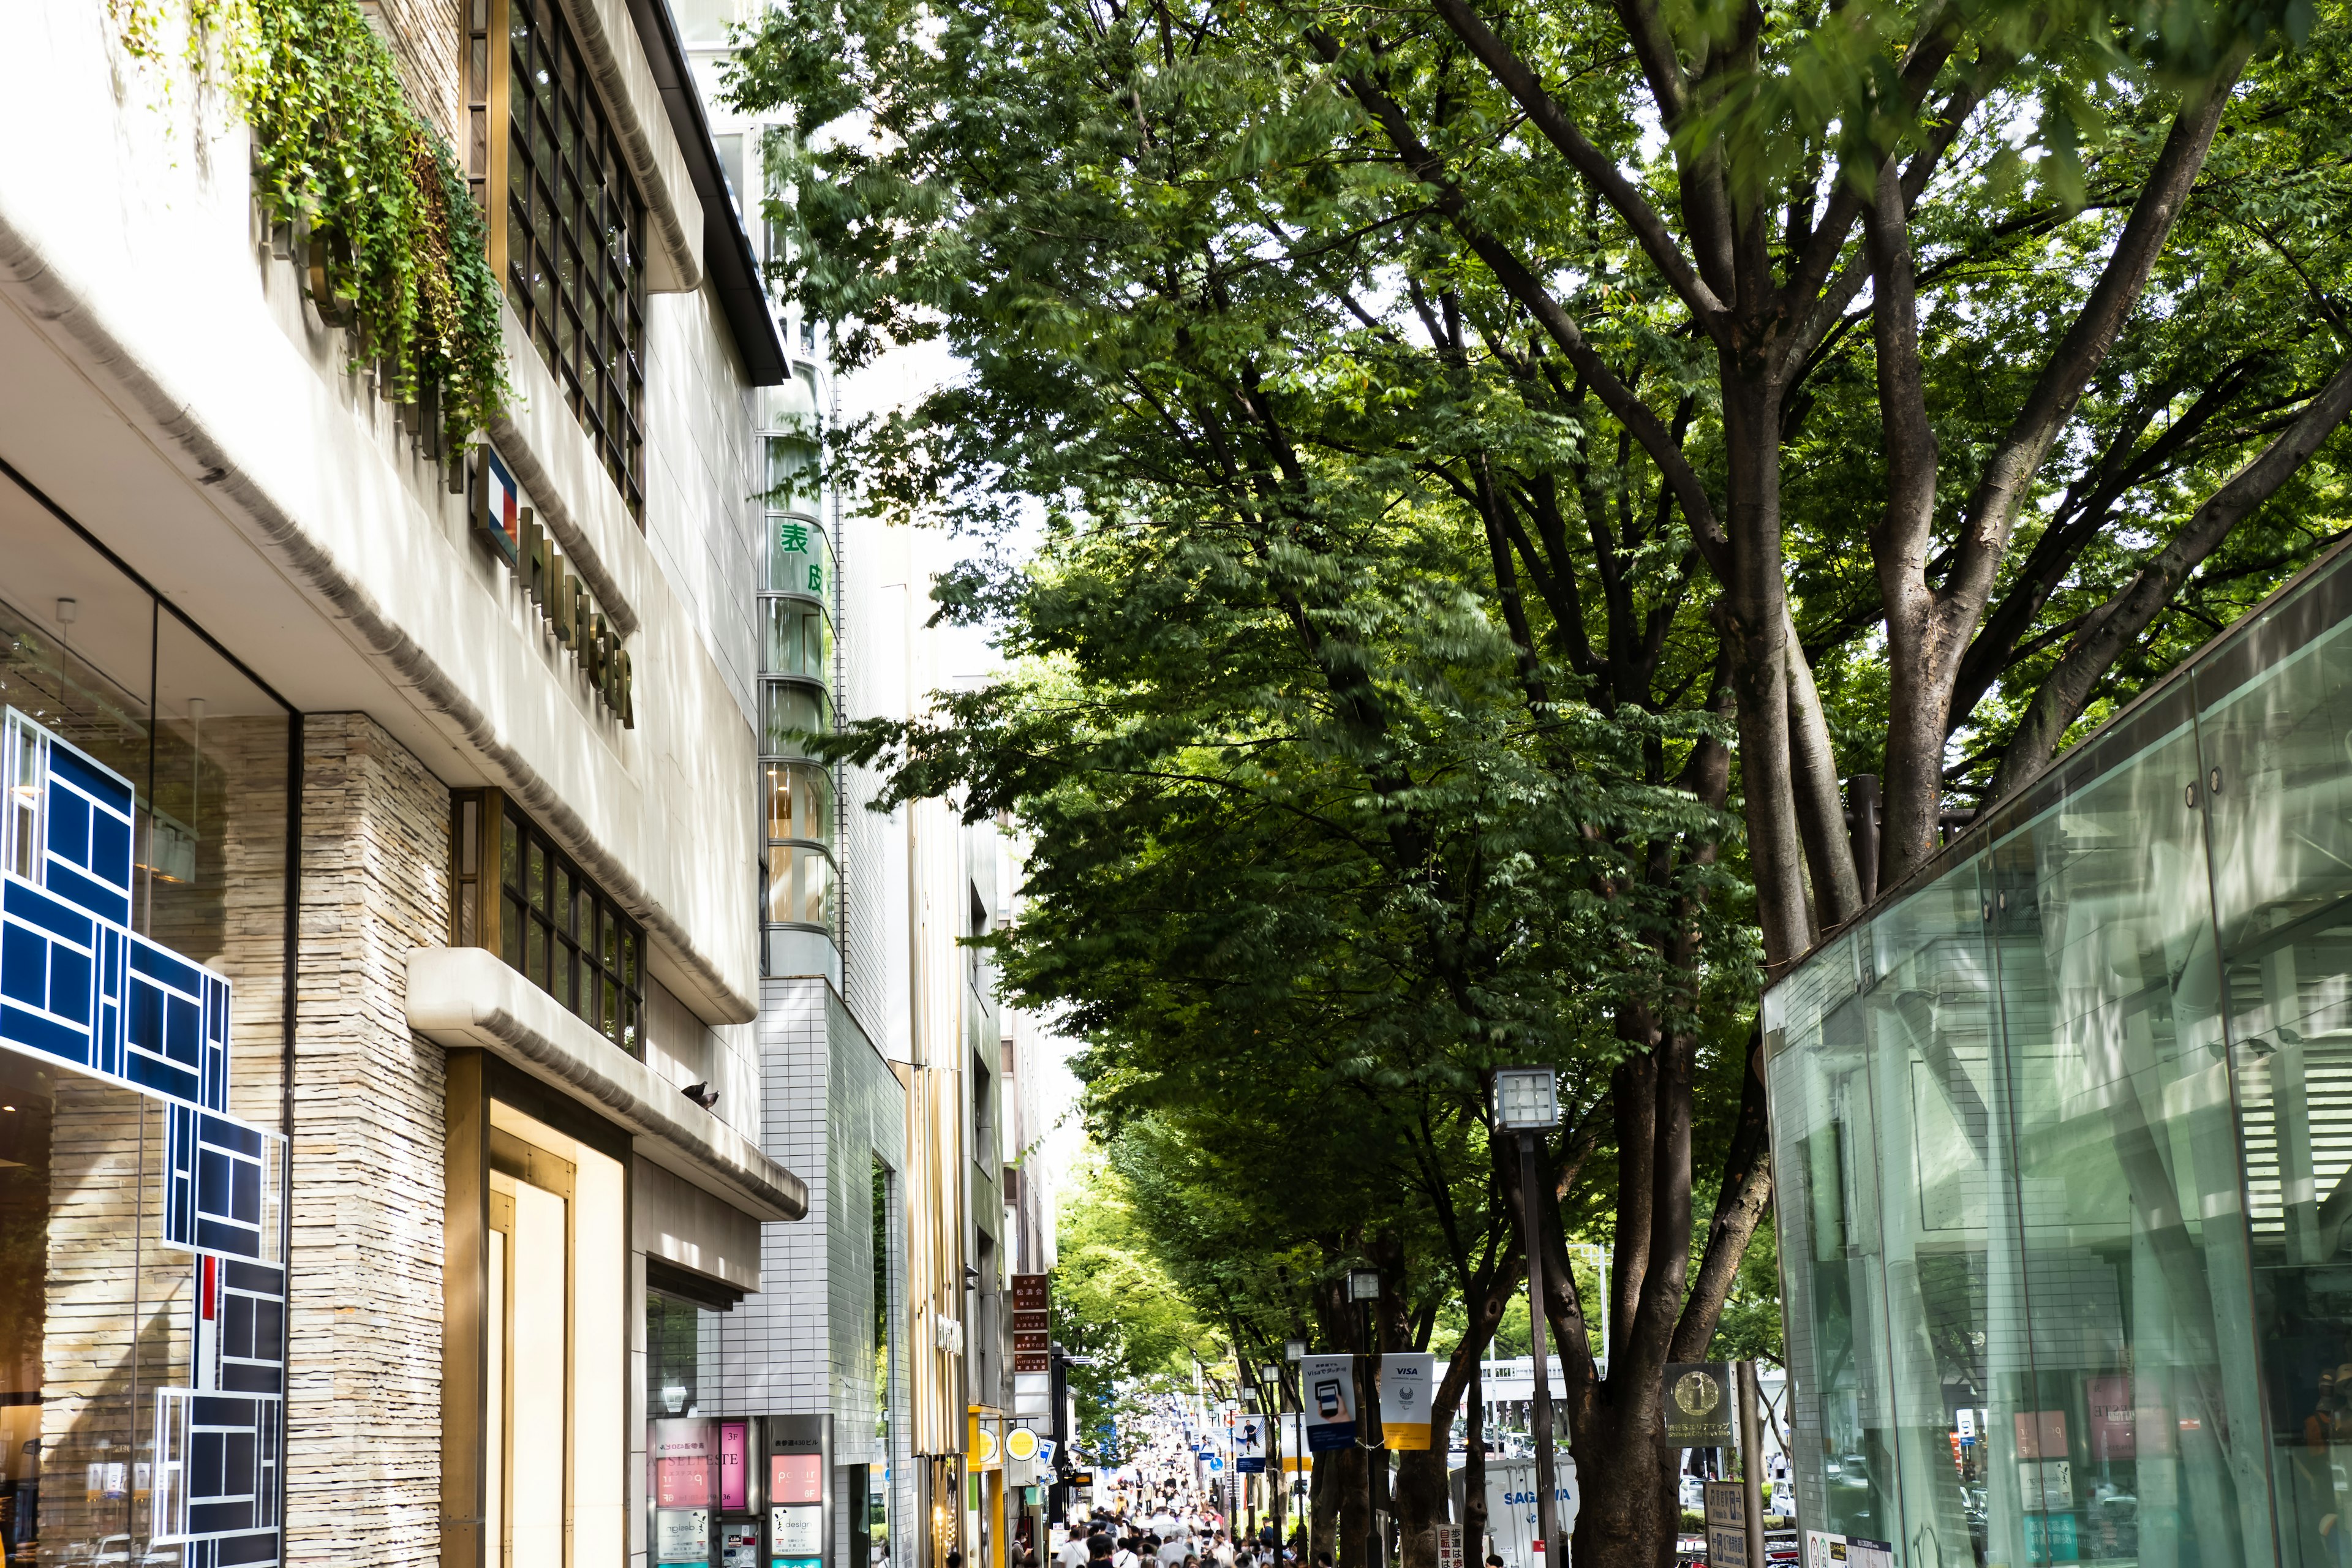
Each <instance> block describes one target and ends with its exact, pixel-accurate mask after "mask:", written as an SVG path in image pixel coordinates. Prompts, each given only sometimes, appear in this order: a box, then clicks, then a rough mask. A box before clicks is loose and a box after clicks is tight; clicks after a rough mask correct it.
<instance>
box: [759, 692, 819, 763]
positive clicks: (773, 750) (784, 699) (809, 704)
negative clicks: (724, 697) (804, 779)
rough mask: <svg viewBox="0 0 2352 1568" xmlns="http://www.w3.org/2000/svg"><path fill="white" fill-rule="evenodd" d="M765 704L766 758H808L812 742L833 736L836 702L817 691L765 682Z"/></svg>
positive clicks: (763, 741) (763, 734)
mask: <svg viewBox="0 0 2352 1568" xmlns="http://www.w3.org/2000/svg"><path fill="white" fill-rule="evenodd" d="M761 705H762V707H763V709H764V712H763V713H762V715H761V717H762V719H763V723H762V725H761V737H760V752H761V755H762V756H770V757H805V756H807V755H808V754H809V742H810V741H811V739H813V738H814V737H815V736H818V735H828V734H831V733H832V732H833V699H832V698H831V697H830V696H829V695H828V694H827V693H825V692H824V690H822V689H819V688H817V687H814V686H793V685H788V684H786V683H785V682H783V681H781V680H771V681H765V682H762V683H761Z"/></svg>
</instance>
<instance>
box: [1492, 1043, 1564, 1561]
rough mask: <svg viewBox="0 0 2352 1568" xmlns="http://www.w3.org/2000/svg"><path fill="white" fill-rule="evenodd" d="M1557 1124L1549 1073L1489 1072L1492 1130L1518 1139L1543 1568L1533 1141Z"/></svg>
mask: <svg viewBox="0 0 2352 1568" xmlns="http://www.w3.org/2000/svg"><path fill="white" fill-rule="evenodd" d="M1558 1125H1559V1079H1558V1077H1557V1076H1556V1075H1555V1074H1554V1073H1553V1071H1552V1069H1551V1068H1540V1067H1539V1068H1497V1069H1496V1073H1495V1126H1496V1130H1497V1131H1509V1132H1516V1133H1517V1134H1518V1139H1519V1206H1520V1209H1521V1211H1522V1212H1521V1215H1520V1221H1519V1223H1520V1227H1521V1231H1522V1234H1524V1235H1525V1236H1526V1237H1527V1248H1526V1250H1527V1255H1528V1349H1529V1350H1531V1351H1533V1352H1535V1355H1534V1362H1535V1365H1534V1368H1533V1370H1534V1373H1535V1380H1536V1384H1535V1401H1534V1404H1535V1409H1534V1414H1533V1416H1532V1418H1531V1419H1530V1421H1529V1423H1528V1424H1529V1425H1530V1426H1533V1427H1534V1428H1535V1439H1536V1533H1537V1538H1538V1539H1537V1544H1538V1548H1539V1549H1540V1550H1541V1551H1542V1552H1543V1554H1544V1568H1561V1564H1562V1562H1563V1559H1564V1556H1565V1554H1564V1553H1562V1552H1560V1550H1559V1544H1560V1543H1559V1498H1558V1493H1559V1482H1558V1481H1557V1480H1556V1479H1554V1476H1555V1471H1554V1469H1553V1464H1552V1444H1551V1426H1552V1422H1551V1367H1550V1362H1551V1354H1550V1352H1549V1349H1548V1348H1547V1346H1546V1345H1545V1342H1544V1327H1545V1324H1544V1288H1543V1230H1542V1228H1541V1224H1540V1217H1541V1215H1542V1212H1543V1211H1542V1210H1541V1209H1540V1208H1539V1207H1538V1203H1537V1198H1536V1188H1537V1185H1538V1173H1537V1162H1536V1140H1537V1139H1538V1137H1540V1136H1541V1135H1542V1134H1543V1133H1544V1132H1545V1131H1549V1129H1551V1128H1553V1127H1556V1126H1558Z"/></svg>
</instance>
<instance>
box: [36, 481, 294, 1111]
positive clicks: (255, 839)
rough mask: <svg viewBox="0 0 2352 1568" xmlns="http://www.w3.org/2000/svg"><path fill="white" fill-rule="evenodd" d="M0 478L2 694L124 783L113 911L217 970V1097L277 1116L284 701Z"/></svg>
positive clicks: (287, 753)
mask: <svg viewBox="0 0 2352 1568" xmlns="http://www.w3.org/2000/svg"><path fill="white" fill-rule="evenodd" d="M0 495H5V497H6V498H7V499H8V500H11V501H15V502H17V503H18V504H11V505H6V506H4V507H0V562H5V563H6V564H5V572H0V709H11V708H13V709H15V710H17V711H18V712H20V713H22V714H23V715H24V716H25V717H26V719H27V720H29V721H31V722H32V723H34V724H36V725H37V726H39V727H40V728H41V729H43V730H46V731H49V732H51V733H53V734H55V735H57V736H58V737H59V738H60V739H62V740H64V741H66V742H68V743H69V744H71V745H73V746H75V747H77V748H79V749H80V750H81V751H83V752H87V753H88V754H89V755H90V756H91V757H93V758H95V759H96V760H97V761H99V762H100V763H103V764H104V765H105V766H107V767H109V768H111V769H113V770H114V771H115V772H116V773H120V774H121V776H122V777H123V778H124V779H125V780H127V781H129V783H130V784H131V788H132V791H133V792H134V796H135V804H134V806H133V811H134V814H135V817H136V820H135V822H134V824H133V827H132V833H133V839H132V847H131V907H130V911H129V913H130V919H129V922H128V923H129V925H130V927H131V930H133V931H138V932H140V933H142V934H143V935H146V936H149V937H152V938H153V939H154V940H155V941H157V942H161V943H163V945H164V946H166V947H169V948H171V949H172V950H173V952H177V953H178V954H180V956H182V957H183V958H186V959H189V960H191V961H193V962H194V963H200V964H203V965H205V967H206V968H209V969H211V970H213V971H214V972H215V973H218V974H220V975H222V976H223V977H225V978H226V979H227V980H228V982H229V984H230V987H231V992H230V1008H231V1013H230V1035H231V1037H232V1039H233V1040H234V1041H235V1048H234V1049H233V1050H232V1051H231V1052H230V1057H229V1070H230V1083H229V1105H228V1109H229V1110H230V1111H231V1112H233V1113H234V1114H236V1115H237V1116H240V1117H242V1118H244V1119H246V1120H247V1121H252V1122H255V1123H257V1124H258V1125H261V1126H264V1127H276V1126H277V1125H278V1120H279V1113H280V1110H281V1107H282V1096H281V1095H280V1094H279V1092H278V1082H279V1074H280V1072H281V1070H282V1068H283V1061H282V1059H281V1058H282V1052H281V1049H280V1047H281V1045H282V1043H283V1040H284V1034H285V1005H284V998H285V994H286V973H287V958H286V896H287V895H286V839H287V831H286V826H287V802H288V799H289V790H290V786H291V773H290V770H291V767H292V749H291V740H292V732H293V731H292V725H293V722H294V719H293V715H292V714H291V712H290V711H289V710H288V709H287V708H286V707H285V706H284V705H283V704H282V703H280V702H279V701H278V700H277V699H276V698H275V697H274V696H272V695H271V694H270V693H269V692H268V691H267V690H266V689H263V688H262V687H261V686H259V685H258V684H257V683H256V682H255V681H254V680H253V679H251V678H250V677H248V676H247V675H246V674H245V673H244V671H242V670H241V669H240V668H238V667H237V666H236V664H234V663H233V662H231V661H230V659H229V658H227V657H226V656H225V655H224V654H222V653H221V652H220V651H219V650H218V649H217V648H215V647H214V646H213V645H212V643H211V642H209V641H207V640H206V639H205V637H202V636H200V635H199V634H198V633H197V632H196V631H194V629H193V628H192V627H191V626H189V625H188V624H187V623H186V622H184V621H183V620H181V619H180V618H179V617H178V616H176V615H175V614H174V613H173V611H172V609H171V608H170V606H169V605H164V604H163V603H162V602H161V601H159V600H158V599H156V598H155V597H154V596H153V595H151V594H150V593H149V592H148V591H147V590H146V589H145V588H144V587H143V586H142V585H141V584H139V583H138V582H137V581H136V580H135V579H133V578H131V576H129V575H128V574H125V573H124V572H122V571H121V569H120V568H118V567H116V566H115V565H114V564H113V563H111V562H110V561H109V560H108V559H107V558H106V557H105V556H103V555H101V554H100V552H98V551H97V550H96V549H94V548H93V547H92V546H91V545H90V544H89V542H87V541H86V540H84V539H83V538H82V537H81V536H80V535H79V534H78V533H77V532H76V531H73V530H72V529H71V528H69V527H68V526H67V525H66V524H65V523H63V522H61V521H58V519H57V518H55V517H54V516H52V515H51V514H49V513H48V512H47V511H46V510H39V509H37V508H36V507H34V506H32V505H29V504H23V502H22V493H21V492H20V491H18V490H17V489H16V488H15V486H14V484H13V482H12V481H10V480H7V479H5V478H0ZM11 820H17V821H21V820H22V819H20V818H12V819H11ZM21 830H22V829H21V828H20V831H21ZM0 1048H5V1047H0Z"/></svg>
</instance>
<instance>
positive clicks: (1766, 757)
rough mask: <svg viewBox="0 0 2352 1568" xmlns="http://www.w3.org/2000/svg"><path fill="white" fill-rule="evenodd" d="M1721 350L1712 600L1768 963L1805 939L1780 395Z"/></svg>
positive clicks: (1735, 354)
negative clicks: (1717, 566)
mask: <svg viewBox="0 0 2352 1568" xmlns="http://www.w3.org/2000/svg"><path fill="white" fill-rule="evenodd" d="M1742 357H1743V356H1742V355H1741V353H1740V352H1739V351H1738V350H1737V349H1726V350H1725V351H1724V352H1723V353H1722V355H1721V361H1722V377H1723V427H1724V445H1725V448H1726V452H1725V455H1726V457H1727V458H1728V459H1729V465H1730V476H1729V486H1728V489H1729V496H1730V507H1729V522H1730V527H1729V530H1728V531H1729V533H1730V536H1731V581H1730V582H1729V583H1727V584H1724V592H1723V598H1722V601H1721V605H1722V616H1723V627H1722V629H1723V635H1724V637H1726V638H1727V639H1728V641H1729V642H1730V645H1731V654H1732V660H1731V682H1732V689H1733V691H1734V692H1736V693H1737V694H1738V701H1739V772H1740V782H1741V784H1742V785H1743V787H1744V794H1745V795H1746V801H1747V818H1748V863H1749V865H1750V866H1751V867H1753V868H1754V870H1755V879H1756V919H1757V924H1758V925H1759V926H1760V927H1761V928H1762V930H1763V933H1764V960H1765V963H1767V964H1768V965H1771V966H1774V967H1775V968H1776V969H1777V968H1778V967H1780V966H1785V965H1786V964H1787V963H1789V962H1790V960H1791V959H1794V958H1795V957H1797V955H1798V954H1800V953H1801V952H1804V951H1805V950H1806V949H1808V948H1810V947H1811V946H1812V944H1813V937H1814V934H1815V926H1814V921H1813V914H1812V903H1811V900H1810V899H1809V898H1808V897H1807V896H1806V876H1805V850H1804V843H1803V838H1802V835H1801V833H1800V831H1799V828H1798V826H1797V800H1796V780H1795V758H1794V756H1793V755H1792V752H1791V748H1790V737H1789V703H1790V689H1789V656H1788V629H1789V615H1788V603H1789V599H1788V583H1787V581H1786V579H1785V577H1784V575H1783V571H1784V563H1783V562H1782V560H1781V556H1780V392H1779V389H1778V388H1777V387H1776V386H1775V385H1773V384H1772V383H1771V382H1770V381H1769V379H1767V378H1765V377H1764V376H1762V375H1761V374H1756V373H1754V372H1753V371H1752V370H1750V369H1748V367H1746V366H1744V365H1742V364H1741V363H1740V360H1741V358H1742Z"/></svg>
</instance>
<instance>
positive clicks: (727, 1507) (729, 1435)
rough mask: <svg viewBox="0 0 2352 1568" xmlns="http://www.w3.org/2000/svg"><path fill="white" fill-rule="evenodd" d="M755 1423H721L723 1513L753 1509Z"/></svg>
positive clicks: (720, 1495)
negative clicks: (753, 1427) (752, 1474)
mask: <svg viewBox="0 0 2352 1568" xmlns="http://www.w3.org/2000/svg"><path fill="white" fill-rule="evenodd" d="M750 1483H751V1424H750V1423H749V1422H745V1421H721V1422H720V1423H719V1510H720V1511H721V1512H725V1513H741V1512H742V1511H743V1510H746V1509H748V1508H750V1507H751V1485H750Z"/></svg>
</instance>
